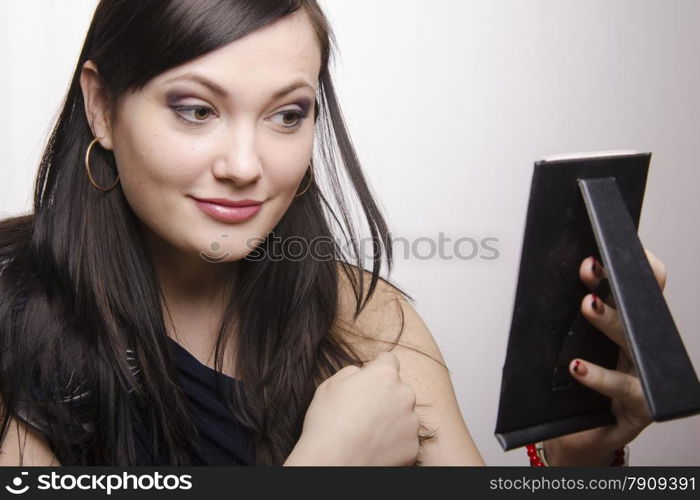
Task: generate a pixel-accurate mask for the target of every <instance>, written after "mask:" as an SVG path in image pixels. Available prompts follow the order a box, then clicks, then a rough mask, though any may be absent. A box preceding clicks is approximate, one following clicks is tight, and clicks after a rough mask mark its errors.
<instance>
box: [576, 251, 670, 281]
mask: <svg viewBox="0 0 700 500" xmlns="http://www.w3.org/2000/svg"><path fill="white" fill-rule="evenodd" d="M644 253H645V254H646V256H647V259H648V260H649V266H650V267H651V271H652V272H653V273H654V278H656V282H657V283H658V284H659V288H661V290H663V289H664V288H665V286H666V266H665V265H664V263H663V262H662V261H661V260H660V259H659V258H658V257H657V256H656V255H654V254H653V253H651V252H650V251H649V250H647V249H646V248H645V249H644ZM579 277H580V278H581V280H582V281H583V282H584V283H585V284H586V286H587V287H588V289H589V290H594V289H595V288H596V287H597V286H598V284H599V283H600V282H601V280H603V279H604V278H607V277H608V274H607V272H606V270H605V268H604V267H603V264H601V262H600V261H598V260H597V259H595V258H594V257H587V258H585V259H583V261H582V262H581V266H580V267H579Z"/></svg>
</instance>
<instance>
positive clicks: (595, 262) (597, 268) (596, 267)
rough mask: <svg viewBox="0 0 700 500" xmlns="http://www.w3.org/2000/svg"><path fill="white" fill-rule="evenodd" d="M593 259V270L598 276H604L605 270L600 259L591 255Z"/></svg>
mask: <svg viewBox="0 0 700 500" xmlns="http://www.w3.org/2000/svg"><path fill="white" fill-rule="evenodd" d="M591 258H592V259H593V262H592V263H591V272H592V273H593V275H594V276H595V277H596V278H602V277H603V270H602V269H601V267H600V264H599V263H598V260H597V259H596V258H595V257H591Z"/></svg>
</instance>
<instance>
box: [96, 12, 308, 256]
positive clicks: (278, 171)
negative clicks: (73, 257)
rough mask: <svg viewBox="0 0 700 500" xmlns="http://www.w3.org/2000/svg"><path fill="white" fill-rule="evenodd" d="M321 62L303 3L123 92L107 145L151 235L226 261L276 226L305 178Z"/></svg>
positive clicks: (245, 251)
mask: <svg viewBox="0 0 700 500" xmlns="http://www.w3.org/2000/svg"><path fill="white" fill-rule="evenodd" d="M320 64H321V52H320V48H319V44H318V41H317V38H316V35H315V32H314V30H313V27H312V25H311V23H310V21H309V20H308V18H307V17H306V15H305V13H304V12H303V11H298V12H296V13H294V14H291V15H289V16H286V17H284V18H282V19H280V20H278V21H276V22H274V23H272V24H270V25H267V26H265V27H263V28H261V29H259V30H257V31H255V32H253V33H251V34H249V35H247V36H245V37H243V38H241V39H239V40H236V41H234V42H233V43H231V44H229V45H226V46H224V47H222V48H220V49H218V50H216V51H214V52H210V53H208V54H206V55H204V56H202V57H200V58H198V59H196V60H193V61H190V62H188V63H186V64H183V65H182V66H178V67H176V68H173V69H171V70H168V71H166V72H165V73H162V74H160V75H159V76H157V77H155V78H154V79H152V80H151V81H150V82H149V83H148V84H147V85H146V86H145V87H144V88H143V89H142V90H140V91H138V92H135V93H128V94H125V95H124V96H123V98H122V99H121V100H120V101H119V103H118V104H117V109H116V113H115V116H114V119H113V121H112V126H111V131H110V137H106V138H105V139H103V142H102V145H103V146H106V147H109V146H111V148H112V150H113V152H114V156H115V159H116V162H117V168H118V171H119V176H120V182H121V186H122V189H123V191H124V193H125V195H126V198H127V199H128V201H129V204H130V205H131V207H132V208H133V210H134V212H135V213H136V215H137V216H138V217H139V219H140V220H141V221H142V223H143V224H144V226H145V228H146V230H147V231H150V234H149V236H150V237H152V236H156V237H159V238H160V239H161V240H163V241H165V242H167V243H169V244H170V245H172V246H174V247H176V248H177V249H178V250H179V251H181V252H185V253H186V254H188V255H193V256H196V255H200V256H202V258H205V259H208V260H212V261H217V262H221V261H234V260H239V259H241V258H243V257H245V255H246V254H248V253H249V252H250V251H251V250H252V249H253V248H254V247H255V245H256V244H257V243H258V242H259V241H260V240H261V239H262V238H265V237H266V236H267V235H268V233H269V232H270V231H271V230H272V229H273V228H274V227H275V225H276V224H277V223H278V222H279V220H280V219H281V218H282V216H283V215H284V213H285V212H286V210H287V208H288V207H289V205H290V203H292V201H293V200H294V196H295V194H296V193H297V192H298V191H301V190H303V189H304V187H305V186H306V182H307V180H306V179H304V183H303V184H304V185H301V186H300V184H302V182H301V181H302V178H303V177H304V174H305V172H306V171H307V168H308V165H309V161H310V160H311V155H312V149H313V141H314V120H313V116H314V99H315V97H316V88H317V85H318V75H319V70H320ZM304 116H306V117H304ZM302 196H303V195H302ZM212 199H219V200H222V199H223V200H230V201H232V202H235V201H240V200H254V201H257V202H261V203H262V204H261V205H260V206H259V209H258V210H257V213H254V212H255V210H251V209H250V208H247V209H246V208H239V209H235V208H226V207H222V206H221V205H220V204H219V203H207V202H205V201H202V200H212ZM251 213H254V215H252V216H250V214H251ZM246 217H247V218H246Z"/></svg>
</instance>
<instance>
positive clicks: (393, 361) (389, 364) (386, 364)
mask: <svg viewBox="0 0 700 500" xmlns="http://www.w3.org/2000/svg"><path fill="white" fill-rule="evenodd" d="M370 367H371V368H390V369H392V370H395V371H396V373H397V374H398V373H399V368H400V364H399V358H397V357H396V355H395V354H393V353H391V352H388V351H382V352H380V353H379V354H378V355H377V357H376V358H374V359H373V360H372V361H370V362H369V363H365V368H370Z"/></svg>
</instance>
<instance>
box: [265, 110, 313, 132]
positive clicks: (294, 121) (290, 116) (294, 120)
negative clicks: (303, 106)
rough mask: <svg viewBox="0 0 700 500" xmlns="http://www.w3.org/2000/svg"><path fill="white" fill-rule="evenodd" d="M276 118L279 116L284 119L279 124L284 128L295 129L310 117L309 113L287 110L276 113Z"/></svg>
mask: <svg viewBox="0 0 700 500" xmlns="http://www.w3.org/2000/svg"><path fill="white" fill-rule="evenodd" d="M274 116H279V117H281V118H282V120H281V121H279V122H277V123H279V124H280V125H282V126H283V127H284V128H287V129H294V128H297V127H299V126H300V125H301V122H303V121H304V119H305V118H306V117H307V116H309V113H308V112H307V111H303V110H298V109H285V110H284V111H280V112H279V113H276V114H275V115H274Z"/></svg>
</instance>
